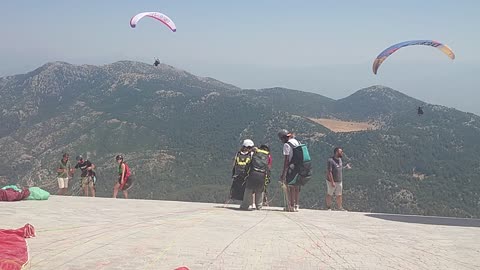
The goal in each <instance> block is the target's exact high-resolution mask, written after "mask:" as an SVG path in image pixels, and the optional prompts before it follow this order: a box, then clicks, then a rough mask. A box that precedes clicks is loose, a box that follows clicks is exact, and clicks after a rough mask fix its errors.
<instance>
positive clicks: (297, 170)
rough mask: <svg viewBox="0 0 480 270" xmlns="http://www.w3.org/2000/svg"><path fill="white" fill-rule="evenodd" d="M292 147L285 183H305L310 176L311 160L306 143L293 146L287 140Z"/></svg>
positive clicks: (301, 184)
mask: <svg viewBox="0 0 480 270" xmlns="http://www.w3.org/2000/svg"><path fill="white" fill-rule="evenodd" d="M287 143H288V145H290V147H291V148H292V151H293V156H292V160H291V161H290V166H289V169H288V172H287V183H288V184H289V185H300V186H303V185H305V184H306V183H307V182H308V181H309V180H310V178H311V176H312V161H311V159H310V153H309V152H308V148H307V145H306V144H301V143H300V145H298V146H294V145H293V144H292V143H290V142H287Z"/></svg>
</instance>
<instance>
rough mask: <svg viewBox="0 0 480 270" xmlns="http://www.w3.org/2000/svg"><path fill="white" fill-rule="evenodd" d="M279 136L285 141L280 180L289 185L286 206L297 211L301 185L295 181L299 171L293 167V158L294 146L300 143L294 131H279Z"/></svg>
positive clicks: (292, 210)
mask: <svg viewBox="0 0 480 270" xmlns="http://www.w3.org/2000/svg"><path fill="white" fill-rule="evenodd" d="M278 138H279V139H280V141H282V142H283V156H284V159H283V170H282V175H281V176H280V181H281V182H282V185H286V186H287V202H286V203H287V205H286V206H285V211H288V212H294V211H295V212H297V211H298V208H299V206H298V205H299V199H300V186H299V185H298V183H296V182H295V183H293V182H294V181H293V180H294V179H295V178H296V176H297V174H298V172H297V171H296V170H294V168H292V166H293V164H292V158H293V148H295V147H297V146H299V145H300V143H299V142H298V141H297V139H295V136H294V135H293V133H290V132H288V130H285V129H282V130H280V131H279V132H278Z"/></svg>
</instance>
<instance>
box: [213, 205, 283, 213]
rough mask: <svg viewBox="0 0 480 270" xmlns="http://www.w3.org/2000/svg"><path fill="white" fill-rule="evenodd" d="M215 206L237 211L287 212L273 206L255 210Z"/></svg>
mask: <svg viewBox="0 0 480 270" xmlns="http://www.w3.org/2000/svg"><path fill="white" fill-rule="evenodd" d="M214 207H215V208H224V209H229V210H235V211H242V212H252V211H259V212H263V211H272V212H285V211H283V210H282V209H272V208H262V210H256V209H255V210H253V209H249V210H242V209H240V206H214Z"/></svg>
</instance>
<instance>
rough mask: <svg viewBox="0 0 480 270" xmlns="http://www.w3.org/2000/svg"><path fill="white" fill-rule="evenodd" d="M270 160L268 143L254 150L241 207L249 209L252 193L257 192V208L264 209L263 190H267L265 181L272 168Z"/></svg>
mask: <svg viewBox="0 0 480 270" xmlns="http://www.w3.org/2000/svg"><path fill="white" fill-rule="evenodd" d="M270 160H271V158H270V151H268V147H267V146H266V145H262V146H261V147H260V148H258V149H255V150H254V151H253V154H252V161H251V162H250V164H249V165H248V169H247V178H246V179H247V182H246V187H245V193H244V195H243V201H242V204H241V205H240V209H242V210H248V208H249V206H250V205H251V203H252V194H255V206H256V209H257V210H260V209H262V203H263V192H264V190H265V181H266V179H267V175H268V174H269V170H270V166H269V161H270Z"/></svg>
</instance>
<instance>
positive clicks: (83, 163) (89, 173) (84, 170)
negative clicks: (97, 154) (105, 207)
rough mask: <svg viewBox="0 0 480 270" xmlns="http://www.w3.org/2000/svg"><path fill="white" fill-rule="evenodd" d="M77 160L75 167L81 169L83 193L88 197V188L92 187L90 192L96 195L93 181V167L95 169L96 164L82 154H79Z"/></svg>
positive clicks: (93, 195)
mask: <svg viewBox="0 0 480 270" xmlns="http://www.w3.org/2000/svg"><path fill="white" fill-rule="evenodd" d="M76 160H77V165H75V169H80V170H81V174H80V178H81V186H82V190H83V195H84V196H87V197H88V188H89V187H90V193H91V194H92V197H95V183H94V182H93V174H94V173H93V169H95V165H94V164H93V163H91V162H90V161H89V160H85V159H83V156H82V155H79V156H77V158H76Z"/></svg>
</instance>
